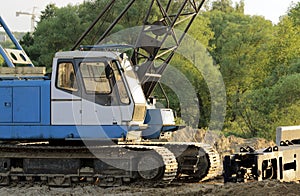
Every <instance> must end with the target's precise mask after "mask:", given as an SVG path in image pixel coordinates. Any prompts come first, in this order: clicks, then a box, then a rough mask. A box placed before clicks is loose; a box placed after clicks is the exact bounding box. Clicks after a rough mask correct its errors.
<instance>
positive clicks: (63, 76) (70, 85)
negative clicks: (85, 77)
mask: <svg viewBox="0 0 300 196" xmlns="http://www.w3.org/2000/svg"><path fill="white" fill-rule="evenodd" d="M57 74H58V75H57V82H56V86H57V88H59V89H62V90H66V91H71V92H76V91H78V84H77V80H76V75H75V70H74V67H73V64H72V63H59V64H58V71H57Z"/></svg>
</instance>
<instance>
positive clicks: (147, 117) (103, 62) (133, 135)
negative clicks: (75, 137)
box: [51, 51, 175, 140]
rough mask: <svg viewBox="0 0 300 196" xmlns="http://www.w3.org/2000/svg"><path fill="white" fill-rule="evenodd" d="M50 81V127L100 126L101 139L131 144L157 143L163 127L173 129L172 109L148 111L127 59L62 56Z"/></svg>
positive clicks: (90, 53)
mask: <svg viewBox="0 0 300 196" xmlns="http://www.w3.org/2000/svg"><path fill="white" fill-rule="evenodd" d="M121 57H123V58H121ZM51 81H52V82H51V124H52V125H66V126H67V125H76V126H77V127H78V128H79V130H80V129H81V128H83V127H90V128H91V127H93V126H96V127H99V126H100V127H101V130H102V132H103V133H102V134H100V135H99V136H98V137H100V138H102V137H107V138H110V139H113V138H115V139H120V138H126V139H129V140H140V139H141V138H142V137H143V138H148V139H154V138H155V139H158V138H159V137H160V135H161V132H162V130H163V129H162V128H163V126H164V125H167V126H169V127H170V126H172V129H174V126H175V123H174V116H173V112H172V110H171V109H155V108H153V107H151V109H150V107H148V104H147V101H146V99H145V96H144V93H143V90H142V87H141V84H140V82H139V80H138V78H137V76H136V73H135V72H134V70H133V66H132V65H131V63H130V61H129V60H128V59H127V56H126V54H122V55H121V54H120V53H117V52H112V51H68V52H58V53H56V55H55V58H54V60H53V69H52V78H51ZM147 108H148V109H147ZM82 130H85V128H83V129H82ZM79 134H80V133H79ZM82 136H83V137H88V136H87V135H86V134H85V133H83V135H82ZM82 136H81V137H82ZM93 137H95V135H93Z"/></svg>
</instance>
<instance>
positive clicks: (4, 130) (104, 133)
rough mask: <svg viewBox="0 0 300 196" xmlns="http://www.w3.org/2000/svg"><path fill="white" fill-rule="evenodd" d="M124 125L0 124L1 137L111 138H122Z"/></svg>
mask: <svg viewBox="0 0 300 196" xmlns="http://www.w3.org/2000/svg"><path fill="white" fill-rule="evenodd" d="M127 130H128V128H127V127H126V126H117V125H112V126H111V125H107V126H9V125H7V126H4V125H3V126H0V140H1V139H19V140H21V139H37V140H39V139H44V140H47V139H66V138H84V139H111V138H115V139H117V138H123V137H125V136H126V134H127Z"/></svg>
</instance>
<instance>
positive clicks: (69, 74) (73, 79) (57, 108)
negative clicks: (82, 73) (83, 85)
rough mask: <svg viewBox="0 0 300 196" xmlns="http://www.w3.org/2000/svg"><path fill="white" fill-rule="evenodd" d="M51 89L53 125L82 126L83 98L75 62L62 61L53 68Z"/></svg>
mask: <svg viewBox="0 0 300 196" xmlns="http://www.w3.org/2000/svg"><path fill="white" fill-rule="evenodd" d="M53 69H54V70H53V73H55V74H53V75H52V83H51V85H52V87H51V123H52V124H54V125H81V124H82V122H81V121H82V114H81V101H82V99H81V97H80V94H81V93H80V89H79V85H78V79H77V74H76V71H75V66H74V61H73V60H68V59H65V60H62V59H60V60H59V61H58V62H57V66H56V67H53Z"/></svg>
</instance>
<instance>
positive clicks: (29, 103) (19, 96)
mask: <svg viewBox="0 0 300 196" xmlns="http://www.w3.org/2000/svg"><path fill="white" fill-rule="evenodd" d="M40 94H41V92H40V87H38V86H28V87H13V122H15V123H23V122H26V123H38V122H40V121H41V106H40V105H41V102H40V99H41V96H40Z"/></svg>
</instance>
